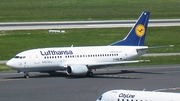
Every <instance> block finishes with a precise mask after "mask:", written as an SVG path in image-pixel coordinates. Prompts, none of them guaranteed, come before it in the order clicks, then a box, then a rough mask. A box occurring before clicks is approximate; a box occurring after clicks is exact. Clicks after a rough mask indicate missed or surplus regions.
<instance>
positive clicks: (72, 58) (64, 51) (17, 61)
mask: <svg viewBox="0 0 180 101" xmlns="http://www.w3.org/2000/svg"><path fill="white" fill-rule="evenodd" d="M139 48H147V46H89V47H64V48H58V47H57V48H39V49H32V50H27V51H24V52H21V53H19V54H17V55H16V56H15V57H14V58H12V59H11V60H10V61H8V62H9V63H7V65H8V66H9V67H11V68H14V69H17V70H21V71H27V72H30V71H54V70H60V69H62V68H66V67H67V66H68V65H69V64H83V65H85V66H87V67H88V66H89V67H88V68H91V67H90V66H91V65H93V66H96V64H97V66H96V67H94V68H98V64H102V65H103V63H104V65H107V64H108V63H109V64H111V63H112V64H115V63H116V62H119V61H128V60H132V59H134V58H136V57H138V56H140V55H143V54H145V53H146V52H147V50H140V51H137V50H136V49H139ZM117 64H119V63H117ZM92 68H93V67H92Z"/></svg>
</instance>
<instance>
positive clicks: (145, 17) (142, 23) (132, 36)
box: [110, 11, 150, 46]
mask: <svg viewBox="0 0 180 101" xmlns="http://www.w3.org/2000/svg"><path fill="white" fill-rule="evenodd" d="M149 16H150V12H148V11H145V12H142V14H141V15H140V17H139V19H138V20H137V21H136V23H135V25H134V26H133V27H132V29H131V30H130V32H129V33H128V35H127V36H126V37H125V38H124V39H123V40H120V41H118V42H115V43H112V44H110V46H144V40H145V36H146V31H147V26H148V22H149Z"/></svg>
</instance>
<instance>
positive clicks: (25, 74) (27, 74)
mask: <svg viewBox="0 0 180 101" xmlns="http://www.w3.org/2000/svg"><path fill="white" fill-rule="evenodd" d="M17 72H18V73H23V74H24V78H27V79H28V78H29V73H28V72H26V71H17Z"/></svg>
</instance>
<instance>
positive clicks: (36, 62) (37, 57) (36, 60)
mask: <svg viewBox="0 0 180 101" xmlns="http://www.w3.org/2000/svg"><path fill="white" fill-rule="evenodd" d="M39 63H40V58H39V56H38V55H35V57H34V64H39Z"/></svg>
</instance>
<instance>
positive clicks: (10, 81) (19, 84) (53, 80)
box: [0, 64, 180, 101]
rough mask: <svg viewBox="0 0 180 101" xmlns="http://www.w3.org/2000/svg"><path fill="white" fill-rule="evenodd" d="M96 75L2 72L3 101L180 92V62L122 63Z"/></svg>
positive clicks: (75, 100) (88, 100) (76, 100)
mask: <svg viewBox="0 0 180 101" xmlns="http://www.w3.org/2000/svg"><path fill="white" fill-rule="evenodd" d="M94 74H95V76H94V77H91V78H88V77H83V78H74V77H70V76H67V75H66V74H65V73H58V74H57V75H55V76H49V75H48V74H46V73H30V76H31V78H29V79H25V78H23V75H22V74H18V73H16V71H10V72H0V90H1V91H0V101H24V100H26V101H95V100H96V99H97V98H98V97H99V96H100V95H101V94H102V93H104V92H105V91H108V90H112V89H130V90H144V89H145V90H148V91H154V90H158V89H159V90H163V91H167V92H179V93H180V90H179V87H180V79H179V77H180V65H179V64H178V65H154V66H120V67H113V68H105V69H99V70H97V71H94Z"/></svg>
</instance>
